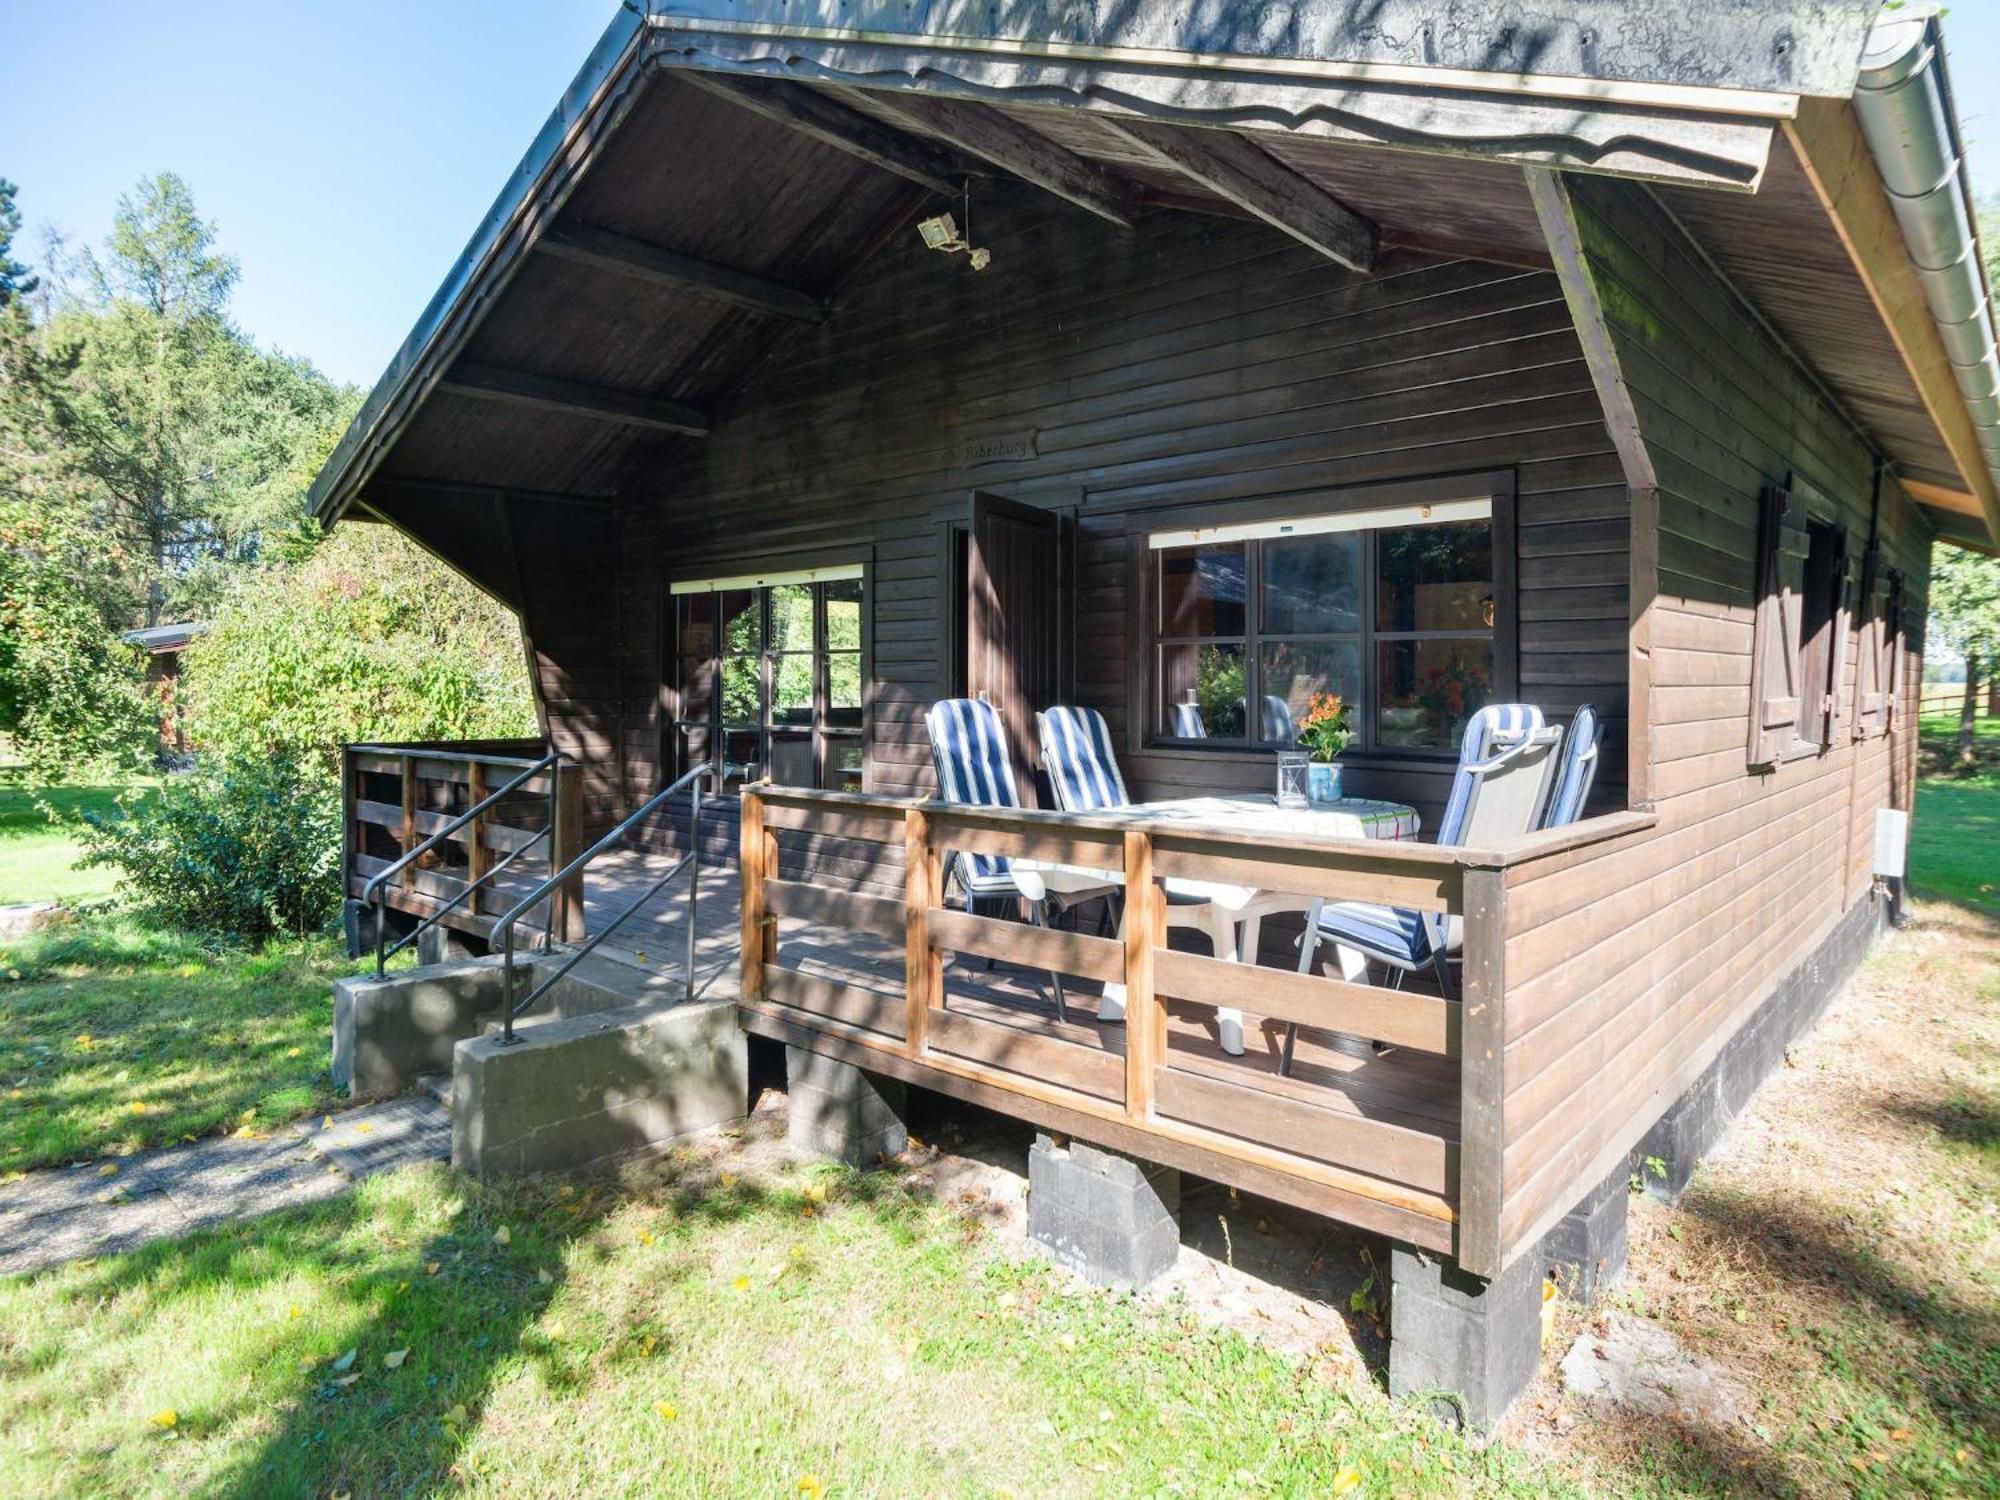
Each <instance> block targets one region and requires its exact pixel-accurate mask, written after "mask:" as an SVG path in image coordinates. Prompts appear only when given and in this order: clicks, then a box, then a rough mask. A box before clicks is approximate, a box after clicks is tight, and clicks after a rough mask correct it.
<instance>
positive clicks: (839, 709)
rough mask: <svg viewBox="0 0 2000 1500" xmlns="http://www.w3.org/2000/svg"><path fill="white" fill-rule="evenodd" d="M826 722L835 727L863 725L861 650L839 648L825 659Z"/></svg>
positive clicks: (847, 727)
mask: <svg viewBox="0 0 2000 1500" xmlns="http://www.w3.org/2000/svg"><path fill="white" fill-rule="evenodd" d="M826 701H827V715H826V722H827V724H828V725H829V726H831V727H833V728H840V729H849V728H851V729H859V728H860V727H861V653H860V652H858V651H837V652H835V653H834V654H832V655H831V656H829V657H828V658H827V659H826Z"/></svg>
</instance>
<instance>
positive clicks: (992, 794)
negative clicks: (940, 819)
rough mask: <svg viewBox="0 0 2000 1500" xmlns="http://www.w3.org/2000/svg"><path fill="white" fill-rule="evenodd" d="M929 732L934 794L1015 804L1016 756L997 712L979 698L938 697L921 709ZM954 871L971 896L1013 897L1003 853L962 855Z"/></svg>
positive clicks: (982, 803) (972, 802)
mask: <svg viewBox="0 0 2000 1500" xmlns="http://www.w3.org/2000/svg"><path fill="white" fill-rule="evenodd" d="M924 727H925V728H926V729H928V730H929V731H930V736H931V761H932V764H934V765H935V766H936V767H937V779H938V796H939V797H940V798H941V799H942V800H943V801H946V802H960V803H964V804H965V805H967V806H970V807H1019V806H1021V796H1020V793H1019V792H1017V791H1016V790H1015V789H1014V761H1013V756H1012V755H1011V754H1010V753H1009V751H1008V748H1007V729H1006V726H1005V725H1004V724H1002V723H1001V722H1000V711H999V710H998V709H996V708H995V707H994V706H993V705H992V704H990V703H985V702H982V701H981V700H980V699H977V698H942V699H940V700H939V701H937V702H936V703H933V704H932V705H931V706H930V707H929V708H928V709H927V710H925V712H924ZM958 876H959V879H960V880H961V881H962V882H963V883H964V885H965V888H966V890H967V891H969V892H970V893H971V894H973V895H975V896H1015V895H1019V894H1020V890H1019V887H1018V886H1017V885H1016V884H1015V882H1014V875H1013V869H1012V865H1011V864H1010V862H1009V861H1008V859H1007V858H1006V856H1005V855H1000V854H966V855H962V856H961V857H960V858H959V860H958Z"/></svg>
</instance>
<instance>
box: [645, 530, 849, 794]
mask: <svg viewBox="0 0 2000 1500" xmlns="http://www.w3.org/2000/svg"><path fill="white" fill-rule="evenodd" d="M672 601H673V622H674V632H673V636H674V647H673V651H674V660H675V663H676V672H675V677H674V681H675V683H676V685H677V687H678V712H677V717H676V718H675V720H674V727H673V733H674V747H673V751H674V760H675V765H676V766H677V768H678V772H677V774H684V773H685V772H687V771H688V770H690V769H692V768H693V767H695V766H698V765H702V764H704V763H706V764H710V765H714V766H716V767H718V769H719V770H720V772H721V776H722V782H723V785H724V786H726V787H730V788H735V787H738V786H741V785H742V784H743V783H744V782H745V781H755V780H757V779H759V778H760V777H765V776H768V777H769V778H770V779H771V780H772V781H775V782H778V783H780V784H782V785H786V786H817V787H831V788H835V789H837V790H840V791H855V792H858V791H860V790H861V772H862V762H863V760H864V757H865V754H866V741H865V737H864V726H863V720H862V663H861V624H862V607H863V584H862V579H861V570H860V569H859V568H858V567H856V568H822V569H817V570H814V571H813V572H810V573H806V574H790V575H784V576H782V577H779V578H774V579H769V580H762V579H722V580H715V581H711V582H702V583H692V584H688V583H677V584H675V585H674V586H673V589H672Z"/></svg>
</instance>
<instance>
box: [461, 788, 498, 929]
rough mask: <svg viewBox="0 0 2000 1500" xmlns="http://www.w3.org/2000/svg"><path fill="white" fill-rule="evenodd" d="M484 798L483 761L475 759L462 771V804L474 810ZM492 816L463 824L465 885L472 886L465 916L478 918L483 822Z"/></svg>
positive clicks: (483, 870)
mask: <svg viewBox="0 0 2000 1500" xmlns="http://www.w3.org/2000/svg"><path fill="white" fill-rule="evenodd" d="M485 796H486V762H484V761H481V760H475V761H473V762H471V763H470V764H469V765H468V766H467V767H466V768H465V805H466V806H467V807H477V806H478V805H479V803H480V802H481V800H483V799H484V798H485ZM491 816H492V813H491V812H490V811H489V812H483V813H480V814H479V815H478V816H477V817H475V818H474V819H473V820H472V821H471V822H470V823H468V824H466V825H465V831H466V833H467V835H468V836H469V837H468V841H467V843H466V846H465V883H466V884H467V885H469V886H473V887H475V889H474V890H473V892H472V894H471V895H470V896H468V897H467V898H466V902H467V907H466V909H467V914H468V915H470V916H474V917H476V916H478V915H479V892H478V890H477V889H476V887H477V886H478V884H479V882H480V881H482V880H484V879H485V878H486V863H487V861H486V820H487V819H488V818H489V817H491Z"/></svg>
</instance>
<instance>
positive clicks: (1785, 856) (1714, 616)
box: [1501, 178, 1929, 1247]
mask: <svg viewBox="0 0 2000 1500" xmlns="http://www.w3.org/2000/svg"><path fill="white" fill-rule="evenodd" d="M1560 191H1561V192H1563V193H1565V194H1566V195H1567V200H1568V202H1569V204H1570V205H1571V207H1572V210H1573V213H1574V219H1575V223H1576V227H1577V230H1578V235H1579V238H1580V241H1581V246H1582V265H1581V266H1580V267H1579V272H1578V274H1580V275H1582V276H1584V277H1587V278H1588V280H1589V283H1590V286H1591V289H1592V291H1593V292H1594V295H1595V301H1596V303H1597V304H1598V305H1599V306H1601V307H1602V309H1603V310H1604V315H1605V318H1606V321H1607V323H1608V331H1609V336H1610V344H1611V346H1612V348H1613V349H1614V350H1615V356H1616V361H1617V365H1618V373H1619V375H1620V376H1621V377H1622V381H1623V385H1624V389H1625V391H1626V392H1627V393H1629V397H1630V401H1631V405H1632V407H1633V408H1634V409H1635V412H1636V418H1637V423H1638V435H1639V437H1640V439H1641V440H1642V442H1643V445H1644V459H1645V460H1646V461H1647V462H1648V463H1649V464H1650V467H1651V471H1652V474H1653V475H1654V476H1656V477H1657V482H1658V487H1659V489H1658V509H1659V558H1658V589H1657V596H1656V599H1655V602H1654V605H1653V609H1652V619H1651V645H1652V650H1651V659H1650V672H1651V680H1652V690H1651V715H1650V719H1651V727H1650V750H1651V775H1652V787H1651V791H1652V797H1653V801H1654V804H1655V808H1656V810H1657V812H1658V815H1659V823H1658V825H1657V827H1656V829H1655V830H1654V831H1653V832H1652V833H1650V834H1649V835H1647V836H1645V837H1644V838H1642V839H1639V840H1636V841H1632V842H1628V843H1624V844H1620V845H1618V846H1616V847H1615V848H1614V849H1612V850H1609V851H1595V852H1593V851H1590V850H1583V851H1579V852H1578V853H1576V854H1575V855H1573V856H1565V857H1558V858H1556V859H1552V860H1546V861H1540V862H1537V863H1535V864H1532V865H1528V866H1524V867H1522V868H1521V869H1519V870H1516V871H1514V872H1512V873H1511V874H1510V877H1509V888H1508V893H1507V909H1508V915H1509V921H1508V930H1509V938H1508V943H1507V952H1506V972H1507V997H1506V1013H1505V1014H1506V1022H1505V1027H1506V1042H1505V1047H1506V1052H1505V1064H1504V1105H1503V1116H1504V1131H1503V1133H1504V1138H1505V1141H1506V1148H1505V1155H1504V1169H1503V1189H1504V1200H1503V1207H1502V1215H1501V1227H1502V1234H1503V1239H1504V1240H1505V1242H1506V1243H1507V1244H1509V1245H1510V1246H1515V1247H1518V1246H1521V1245H1524V1244H1527V1243H1530V1242H1531V1240H1532V1237H1533V1236H1534V1235H1536V1234H1538V1233H1539V1232H1540V1230H1541V1228H1543V1227H1544V1226H1546V1224H1547V1223H1549V1222H1550V1221H1551V1220H1552V1218H1553V1217H1555V1216H1556V1215H1559V1214H1561V1213H1562V1212H1564V1211H1565V1210H1566V1209H1567V1208H1568V1207H1569V1206H1570V1204H1571V1202H1572V1201H1573V1200H1574V1198H1575V1196H1576V1191H1577V1189H1578V1188H1579V1186H1581V1185H1583V1184H1586V1183H1589V1182H1595V1181H1597V1180H1599V1179H1601V1178H1602V1177H1603V1176H1605V1175H1606V1174H1607V1173H1608V1172H1610V1171H1612V1170H1614V1169H1615V1168H1616V1165H1617V1162H1618V1160H1619V1159H1620V1157H1621V1154H1622V1153H1623V1152H1625V1151H1628V1150H1629V1149H1630V1148H1631V1146H1632V1145H1633V1144H1634V1143H1635V1142H1636V1141H1637V1140H1638V1139H1639V1137H1640V1136H1641V1135H1642V1134H1643V1133H1644V1132H1645V1131H1646V1129H1648V1128H1649V1127H1650V1126H1651V1124H1652V1122H1653V1121H1654V1120H1655V1119H1657V1118H1658V1116H1659V1115H1660V1113H1661V1112H1662V1111H1663V1110H1664V1109H1665V1108H1666V1107H1667V1106H1668V1105H1669V1104H1671V1103H1672V1102H1673V1100H1674V1099H1675V1098H1676V1097H1677V1096H1678V1095H1679V1094H1680V1093H1681V1092H1682V1091H1684V1090H1685V1089H1686V1088H1687V1087H1688V1086H1689V1085H1690V1084H1691V1083H1692V1082H1693V1081H1694V1080H1695V1079H1696V1078H1697V1077H1698V1076H1699V1075H1700V1073H1701V1070H1702V1069H1703V1068H1704V1067H1706V1066H1707V1065H1708V1063H1709V1062H1710V1061H1711V1060H1712V1059H1713V1057H1714V1056H1715V1054H1716V1053H1717V1051H1718V1050H1719V1049H1720V1048H1721V1047H1722V1045H1723V1044H1724V1043H1725V1042H1726V1041H1727V1040H1728V1039H1729V1038H1730V1037H1731V1036H1732V1035H1734V1033H1735V1032H1736V1030H1737V1029H1738V1028H1739V1027H1740V1026H1741V1025H1742V1024H1743V1022H1744V1021H1745V1020H1746V1019H1747V1018H1748V1017H1749V1016H1750V1015H1751V1014H1752V1013H1753V1012H1754V1011H1755V1009H1756V1007H1757V1006H1758V1005H1759V1003H1761V1002H1762V1000H1764V999H1765V998H1766V997H1767V996H1768V995H1769V994H1770V993H1771V992H1772V990H1773V989H1774V988H1775V987H1776V985H1777V984H1778V982H1779V981H1780V980H1781V979H1782V978H1783V977H1784V976H1785V975H1786V974H1788V973H1789V972H1790V971H1791V970H1792V969H1794V968H1796V967H1797V966H1798V965H1799V964H1800V963H1801V962H1802V961H1803V960H1804V959H1805V958H1806V957H1807V955H1808V954H1810V953H1811V952H1812V950H1813V949H1814V948H1815V947H1816V946H1817V945H1818V944H1819V943H1820V942H1822V941H1823V940H1824V939H1825V937H1826V936H1827V935H1828V933H1829V932H1830V931H1831V929H1832V928H1833V926H1834V924H1835V923H1836V921H1837V920H1838V918H1839V916H1840V915H1841V913H1842V912H1843V911H1845V910H1847V909H1849V908H1850V907H1851V906H1852V905H1853V904H1854V903H1855V902H1858V901H1863V900H1869V899H1872V897H1871V895H1870V889H1871V884H1872V877H1871V873H1870V860H1871V854H1872V849H1873V839H1874V814H1875V811H1876V809H1877V808H1880V807H1885V806H1897V807H1904V808H1907V807H1908V806H1909V805H1910V802H1909V795H1910V786H1911V777H1912V774H1913V757H1914V749H1915V743H1914V741H1915V737H1914V734H1913V733H1912V732H1911V731H1912V728H1913V724H1912V720H1911V718H1910V713H1911V712H1912V711H1913V704H1907V703H1906V705H1905V708H1904V711H1903V716H1902V718H1901V720H1900V727H1899V729H1898V731H1897V732H1896V733H1895V734H1893V735H1891V736H1887V737H1877V738H1873V739H1866V740H1858V741H1857V740H1854V739H1853V738H1852V730H1851V725H1852V719H1853V714H1854V711H1855V701H1854V671H1855V659H1856V654H1857V653H1856V652H1855V650H1854V649H1853V645H1852V643H1851V642H1850V643H1849V646H1848V649H1847V652H1846V663H1847V666H1846V671H1845V679H1846V681H1845V686H1844V688H1843V691H1842V707H1841V715H1840V722H1839V723H1838V724H1837V725H1836V727H1835V732H1834V740H1833V745H1832V747H1831V748H1830V749H1829V750H1828V751H1826V752H1825V753H1823V754H1821V755H1818V756H1815V757H1809V758H1807V759H1804V760H1802V761H1797V762H1793V763H1790V764H1787V765H1784V766H1782V767H1779V768H1777V769H1775V770H1771V769H1764V770H1759V771H1755V772H1753V771H1752V770H1751V769H1750V768H1749V764H1748V759H1747V754H1746V750H1747V735H1748V715H1749V706H1750V647H1751V635H1752V617H1753V613H1754V607H1755V599H1754V596H1753V591H1754V587H1755V582H1754V580H1755V576H1756V566H1755V557H1756V536H1757V519H1758V504H1759V496H1760V494H1761V492H1762V491H1763V490H1764V488H1765V487H1766V486H1767V485H1770V484H1774V483H1783V482H1784V481H1785V479H1786V477H1787V475H1788V474H1791V473H1796V474H1797V475H1798V476H1799V477H1800V478H1801V479H1802V480H1803V481H1805V482H1806V483H1808V484H1810V485H1811V486H1812V487H1813V488H1814V489H1816V490H1818V491H1820V492H1822V493H1823V494H1824V495H1826V496H1827V497H1829V498H1830V499H1831V501H1832V502H1833V503H1834V504H1835V505H1836V506H1837V507H1838V514H1837V515H1836V516H1834V517H1832V519H1835V520H1837V521H1838V522H1839V523H1840V524H1842V525H1843V526H1845V528H1846V529H1847V534H1848V537H1849V539H1850V553H1851V556H1852V557H1853V558H1855V559H1857V560H1858V559H1859V557H1860V556H1861V554H1862V552H1863V550H1864V549H1865V547H1866V545H1867V540H1868V536H1869V530H1870V521H1871V511H1872V509H1873V507H1874V504H1875V495H1876V488H1877V486H1876V482H1875V458H1874V455H1873V453H1872V452H1871V451H1870V450H1869V448H1868V447H1867V445H1866V444H1865V443H1864V442H1863V440H1862V439H1861V438H1860V437H1859V436H1857V434H1856V433H1855V431H1854V430H1853V428H1852V427H1851V426H1850V425H1849V423H1848V422H1847V420H1846V418H1845V417H1844V416H1843V415H1842V413H1841V412H1840V411H1839V410H1838V409H1837V408H1836V407H1835V406H1834V405H1833V404H1832V403H1831V402H1830V401H1829V400H1828V399H1827V398H1826V397H1825V395H1824V394H1823V393H1822V391H1821V389H1820V387H1819V386H1818V385H1817V384H1816V383H1815V382H1814V381H1813V380H1812V379H1811V378H1810V376H1808V375H1807V374H1806V373H1805V372H1804V371H1803V370H1802V368H1801V367H1800V366H1799V365H1798V364H1796V363H1795V362H1794V361H1793V360H1792V359H1791V358H1789V357H1788V355H1787V353H1786V352H1785V351H1784V350H1783V349H1782V348H1781V347H1780V346H1779V345H1778V344H1777V343H1776V342H1775V341H1774V340H1773V339H1772V338H1770V337H1768V336H1766V335H1764V334H1762V333H1761V332H1760V331H1759V329H1758V327H1757V325H1756V324H1755V323H1754V322H1753V320H1752V317H1751V315H1750V313H1749V310H1748V309H1747V308H1746V307H1745V306H1744V304H1743V303H1742V302H1741V301H1740V300H1739V299H1738V297H1737V296H1736V295H1735V293H1734V292H1733V291H1732V289H1731V288H1730V287H1729V285H1728V284H1727V283H1726V282H1725V281H1723V280H1722V279H1721V277H1720V276H1719V275H1718V274H1717V273H1716V272H1715V270H1714V269H1713V268H1712V267H1711V265H1710V264H1709V263H1708V262H1706V261H1705V260H1704V259H1703V258H1702V256H1701V255H1700V254H1699V252H1698V250H1697V249H1696V248H1695V246H1694V245H1693V244H1692V243H1691V242H1690V241H1689V240H1688V239H1687V238H1686V236H1685V234H1684V233H1683V232H1682V231H1681V230H1680V228H1679V227H1678V226H1677V225H1676V224H1675V223H1674V221H1673V220H1672V219H1671V217H1670V216H1668V215H1667V214H1665V213H1664V212H1662V211H1661V209H1660V208H1659V206H1658V204H1657V202H1656V201H1655V200H1654V199H1653V198H1652V197H1651V196H1649V195H1648V194H1646V193H1645V192H1643V191H1640V190H1636V189H1633V188H1631V187H1629V186H1627V185H1624V184H1618V183H1612V182H1608V181H1597V180H1590V179H1581V178H1576V179H1568V180H1567V181H1566V183H1565V185H1564V186H1563V187H1562V188H1561V189H1560ZM1879 525H1880V535H1881V543H1882V547H1883V552H1884V558H1885V561H1886V562H1887V563H1888V565H1890V566H1892V567H1896V568H1899V569H1901V570H1902V571H1903V574H1904V578H1905V580H1906V587H1905V595H1904V613H1905V620H1904V628H1905V640H1906V642H1907V643H1908V644H1909V647H1910V649H1911V651H1912V652H1913V653H1915V652H1916V651H1917V650H1918V649H1919V645H1918V635H1919V631H1920V628H1921V622H1922V619H1923V611H1924V581H1925V576H1926V569H1927V565H1928V564H1927V558H1928V547H1929V533H1928V530H1927V528H1926V527H1925V525H1924V523H1923V522H1922V521H1921V520H1920V519H1919V518H1918V516H1917V514H1916V512H1915V510H1914V507H1913V506H1911V505H1910V504H1909V503H1908V501H1907V500H1905V499H1904V498H1903V496H1902V494H1901V492H1900V490H1898V489H1897V488H1896V487H1895V486H1894V485H1893V484H1884V485H1882V486H1881V508H1880V516H1879ZM1854 574H1855V578H1856V583H1855V585H1854V586H1855V587H1856V588H1857V589H1858V574H1859V566H1858V561H1857V562H1856V564H1855V568H1854ZM1918 675H1919V674H1918V673H1917V671H1916V670H1915V657H1914V655H1913V657H1912V660H1911V662H1910V664H1909V670H1907V671H1906V673H1905V678H1906V681H1908V682H1910V683H1914V682H1915V681H1916V680H1917V678H1918Z"/></svg>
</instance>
